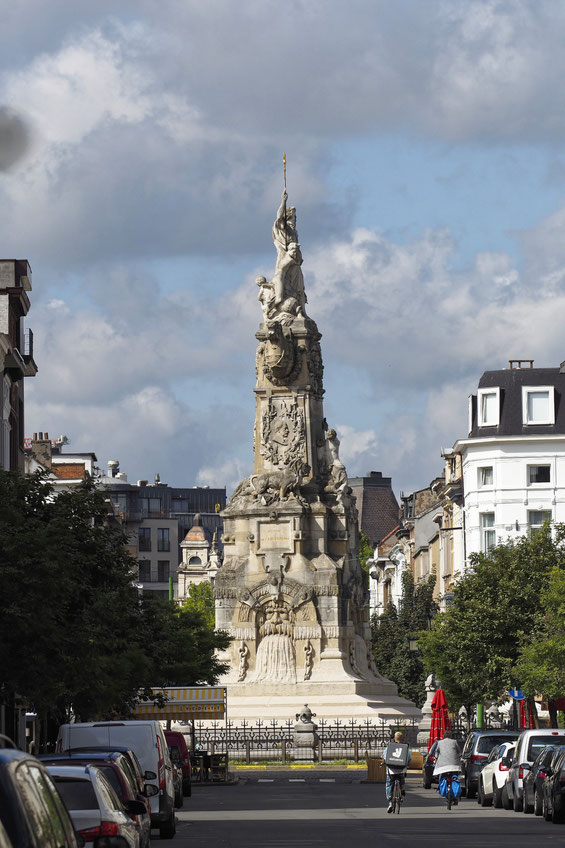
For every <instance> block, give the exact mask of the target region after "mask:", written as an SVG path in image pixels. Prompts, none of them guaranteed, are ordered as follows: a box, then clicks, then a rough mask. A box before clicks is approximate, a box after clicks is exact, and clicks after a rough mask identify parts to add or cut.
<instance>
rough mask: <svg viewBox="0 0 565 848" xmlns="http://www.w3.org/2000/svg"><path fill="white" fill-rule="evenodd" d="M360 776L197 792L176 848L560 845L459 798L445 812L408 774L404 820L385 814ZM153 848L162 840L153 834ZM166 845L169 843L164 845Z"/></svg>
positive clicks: (543, 826)
mask: <svg viewBox="0 0 565 848" xmlns="http://www.w3.org/2000/svg"><path fill="white" fill-rule="evenodd" d="M363 777H364V773H359V772H353V773H352V772H315V773H313V772H307V773H300V772H284V773H281V772H271V773H269V772H263V773H256V772H253V773H247V774H245V775H244V776H240V782H239V783H238V784H237V785H235V786H203V787H195V788H194V789H193V793H192V797H191V798H185V801H184V807H183V808H182V809H181V810H177V835H176V837H175V839H174V840H172V841H168V844H169V845H171V846H174V848H283V846H284V848H321V846H324V848H338V846H339V848H353V846H370V848H373V846H374V845H375V841H377V843H378V846H379V848H386V846H389V845H390V846H394V848H399V843H401V844H402V848H405V846H406V848H410V846H415V848H416V846H417V848H427V847H428V846H429V848H432V846H433V848H437V846H438V844H439V845H446V844H448V843H451V844H453V846H454V848H467V846H468V848H477V846H480V848H491V846H492V847H493V848H494V846H496V848H505V846H507V845H508V846H511V848H522V846H523V847H524V848H526V846H528V848H532V845H534V846H535V848H540V846H543V845H546V844H547V845H548V846H549V845H557V844H558V843H559V844H561V843H562V842H563V839H564V837H565V825H554V824H551V823H547V822H545V821H544V820H543V819H542V818H537V817H535V816H533V815H528V816H527V815H524V814H523V813H514V812H512V811H505V810H494V809H492V808H486V809H483V808H481V807H479V806H478V804H477V803H476V801H475V800H473V801H467V800H466V799H462V800H461V801H460V802H459V805H458V806H457V807H455V808H453V809H452V810H451V811H448V810H447V809H446V807H445V802H444V801H443V799H441V798H439V796H438V794H437V792H436V791H435V790H433V789H432V790H424V789H422V785H421V779H420V778H419V777H417V776H416V775H409V777H408V783H407V787H406V788H407V792H406V801H405V803H404V804H403V807H402V810H401V813H400V815H394V816H393V815H388V814H387V812H386V803H385V798H384V784H366V783H362V782H361V780H362V778H363ZM153 833H154V839H155V842H158V841H160V840H159V838H158V835H157V832H156V831H154V832H153ZM163 841H165V840H163Z"/></svg>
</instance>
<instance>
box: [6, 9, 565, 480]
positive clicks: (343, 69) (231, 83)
mask: <svg viewBox="0 0 565 848" xmlns="http://www.w3.org/2000/svg"><path fill="white" fill-rule="evenodd" d="M3 5H4V8H3V11H2V19H3V24H2V32H1V34H0V44H1V47H2V49H1V50H0V233H1V244H2V248H1V251H0V253H1V255H2V256H3V257H6V258H13V257H16V258H27V259H28V260H29V262H30V264H31V266H32V269H33V292H32V293H31V300H32V307H31V310H30V313H29V315H28V319H27V324H28V326H30V327H31V328H32V329H33V332H34V340H35V359H36V362H37V364H38V366H39V371H38V374H37V376H36V377H34V378H33V379H29V380H27V381H26V435H31V434H32V433H33V432H38V431H43V432H44V431H48V432H49V434H50V436H51V437H52V438H53V437H56V436H58V435H59V434H65V435H67V436H68V438H69V440H70V446H69V448H67V450H73V451H94V452H95V453H96V455H97V457H98V461H99V465H100V466H101V467H105V466H106V463H107V461H108V460H110V459H118V460H119V461H120V466H121V470H122V471H124V472H125V473H127V475H128V478H129V479H130V480H131V481H135V480H137V479H151V478H152V477H153V475H154V474H156V473H159V474H160V477H161V480H162V481H164V482H167V483H169V484H171V485H175V486H192V485H210V486H224V485H226V486H227V488H228V493H229V492H230V491H231V490H232V489H233V488H234V486H235V485H236V484H237V483H238V482H239V480H240V479H242V478H243V477H244V476H246V475H247V474H249V473H250V472H251V470H252V428H253V416H254V394H253V386H254V383H255V368H254V357H255V346H256V343H257V342H256V339H255V337H254V333H255V331H256V330H257V328H258V325H259V322H260V320H261V310H260V306H259V303H258V302H257V299H256V296H257V292H256V285H255V278H256V277H257V276H258V275H259V274H264V275H265V276H267V277H268V278H269V279H270V278H271V277H272V275H273V273H274V265H275V256H276V254H275V251H274V247H273V243H272V238H271V226H272V222H273V219H274V216H275V212H276V209H277V207H278V205H279V201H280V194H281V191H282V188H283V174H282V153H283V151H285V152H286V156H287V160H288V166H287V173H288V192H289V202H290V203H292V204H293V205H295V206H296V207H297V225H298V233H299V237H300V242H301V245H302V254H303V257H304V264H303V272H304V278H305V286H306V291H307V296H308V313H309V315H310V316H311V317H312V318H313V319H314V320H315V321H316V322H317V325H318V328H319V330H320V332H321V333H322V352H323V357H324V366H325V373H324V384H325V389H326V394H325V398H324V404H325V407H324V408H325V414H326V418H327V420H328V423H329V425H330V426H331V427H334V428H335V429H336V430H337V431H338V434H339V437H340V439H341V457H342V459H343V460H344V462H345V464H346V466H347V469H348V473H349V475H350V476H357V475H363V474H366V473H367V472H369V471H371V470H376V471H381V472H382V473H383V475H385V476H390V477H392V484H393V488H394V490H395V491H396V492H397V494H398V493H399V492H400V491H404V492H410V491H412V490H414V489H417V488H423V487H425V486H427V485H428V483H429V482H430V481H431V480H432V479H433V478H434V477H435V476H437V475H438V474H439V473H440V472H441V469H442V458H441V452H442V450H445V449H448V448H449V447H451V445H452V444H453V443H454V442H455V440H456V439H458V438H461V437H464V436H466V434H467V433H466V428H467V423H466V422H467V397H468V395H469V394H470V393H471V392H473V391H474V390H476V387H477V384H478V380H479V378H480V376H481V374H482V373H483V371H485V370H496V369H500V368H504V367H506V366H507V365H508V360H509V359H534V360H535V365H536V366H538V367H556V366H558V365H559V364H560V362H561V361H562V360H564V359H565V342H564V341H563V332H562V327H563V324H564V319H565V86H564V85H563V79H565V51H563V43H564V42H565V5H563V4H562V3H558V2H555V0H466V1H465V2H464V0H426V2H422V0H394V2H392V0H347V2H345V0H287V2H285V3H281V2H279V3H275V2H274V0H240V2H238V3H234V2H233V0H205V2H204V0H199V2H196V0H183V3H178V2H175V0H122V2H119V3H116V2H115V0H112V2H110V1H109V0H97V2H96V3H83V2H79V3H77V2H76V0H50V2H49V4H46V3H45V2H44V0H18V3H12V4H8V3H4V4H3Z"/></svg>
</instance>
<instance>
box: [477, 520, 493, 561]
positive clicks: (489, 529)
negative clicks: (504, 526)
mask: <svg viewBox="0 0 565 848" xmlns="http://www.w3.org/2000/svg"><path fill="white" fill-rule="evenodd" d="M479 522H480V528H481V552H482V553H483V554H486V553H488V551H490V549H491V548H494V546H495V545H496V532H495V530H494V512H481V514H480V515H479Z"/></svg>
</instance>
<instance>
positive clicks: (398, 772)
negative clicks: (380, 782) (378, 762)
mask: <svg viewBox="0 0 565 848" xmlns="http://www.w3.org/2000/svg"><path fill="white" fill-rule="evenodd" d="M383 759H384V761H385V763H386V787H385V791H386V800H387V801H388V808H387V813H392V790H393V786H394V781H395V780H398V782H399V783H400V790H401V793H402V797H403V798H404V795H405V794H406V793H405V789H404V784H405V783H406V769H407V768H408V764H409V763H410V760H411V759H412V757H411V754H410V750H409V748H408V745H406V743H405V742H404V735H403V734H402V733H401V732H400V731H397V732H396V733H395V734H394V742H390V743H389V744H388V745H387V746H386V748H385V750H384V754H383Z"/></svg>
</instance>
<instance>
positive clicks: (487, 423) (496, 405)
mask: <svg viewBox="0 0 565 848" xmlns="http://www.w3.org/2000/svg"><path fill="white" fill-rule="evenodd" d="M499 417H500V389H499V388H496V389H479V427H498V423H499Z"/></svg>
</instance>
